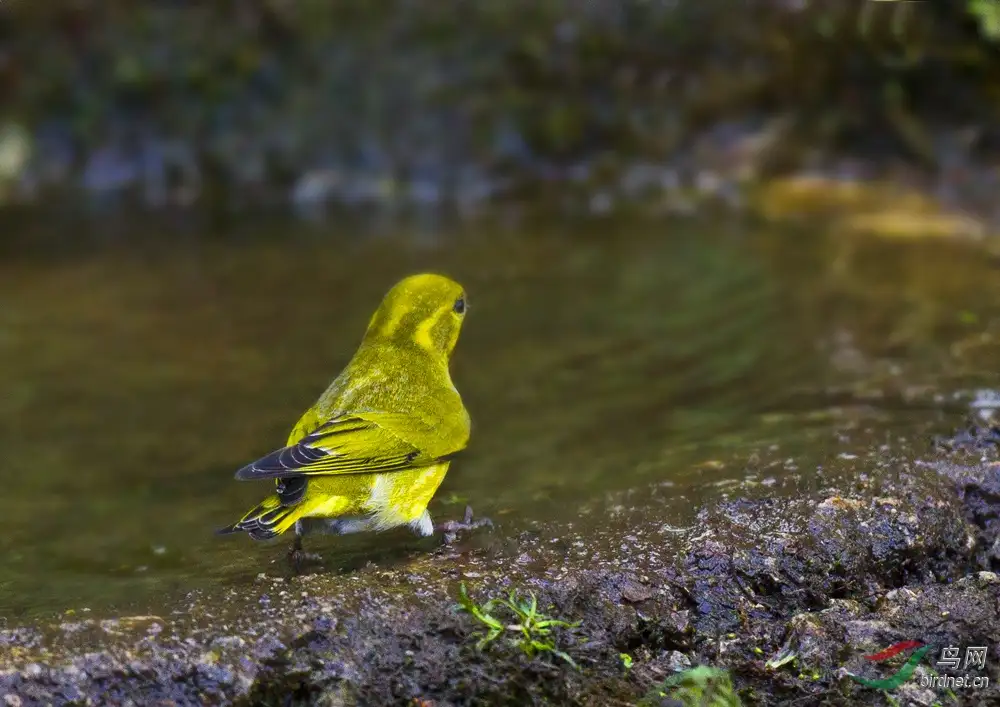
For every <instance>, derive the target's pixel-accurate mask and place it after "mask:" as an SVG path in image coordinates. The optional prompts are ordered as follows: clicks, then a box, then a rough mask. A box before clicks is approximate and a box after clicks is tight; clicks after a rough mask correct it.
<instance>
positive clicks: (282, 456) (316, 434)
mask: <svg viewBox="0 0 1000 707" xmlns="http://www.w3.org/2000/svg"><path fill="white" fill-rule="evenodd" d="M415 424H416V426H419V427H423V426H425V425H424V423H421V422H420V421H419V420H414V418H412V417H410V416H408V415H399V414H393V413H370V412H362V413H352V414H350V415H341V416H338V417H335V418H333V419H332V420H330V421H328V422H326V423H324V424H322V425H320V426H319V427H317V428H316V429H315V430H313V431H312V432H311V433H309V434H308V435H306V436H305V437H303V438H302V439H301V440H299V441H298V442H297V443H296V444H292V445H289V446H287V447H284V448H282V449H278V450H276V451H274V452H271V453H270V454H268V455H267V456H264V457H261V458H260V459H258V460H257V461H255V462H253V463H252V464H247V465H246V466H245V467H243V468H242V469H240V470H239V471H237V472H236V478H237V479H240V480H248V479H274V478H287V477H298V476H314V475H319V474H382V473H385V472H392V471H402V470H404V469H412V468H414V467H417V466H425V465H426V464H429V463H432V462H434V461H437V460H439V459H440V458H441V456H442V455H435V454H433V453H428V452H427V451H425V450H424V449H422V448H421V447H422V446H423V445H421V447H418V446H417V444H415V443H414V442H413V441H408V440H407V437H409V438H411V439H412V437H413V436H414V434H413V432H414V431H416V430H415ZM420 432H423V430H420ZM421 436H422V435H421ZM431 446H433V447H437V446H438V445H431ZM435 451H436V450H435ZM456 451H457V450H456Z"/></svg>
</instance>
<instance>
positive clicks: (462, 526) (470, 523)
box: [439, 506, 493, 544]
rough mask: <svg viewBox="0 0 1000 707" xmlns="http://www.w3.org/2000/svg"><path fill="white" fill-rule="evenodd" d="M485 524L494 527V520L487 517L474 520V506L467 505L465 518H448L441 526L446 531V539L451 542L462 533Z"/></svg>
mask: <svg viewBox="0 0 1000 707" xmlns="http://www.w3.org/2000/svg"><path fill="white" fill-rule="evenodd" d="M483 526H488V527H490V528H492V527H493V521H491V520H490V519H489V518H486V517H483V518H480V519H479V520H472V506H466V507H465V519H464V520H461V521H457V520H448V521H445V522H444V523H442V524H441V525H440V526H439V527H440V528H441V531H442V532H443V533H444V541H445V542H446V543H449V544H450V543H453V542H455V540H456V539H457V538H458V536H459V534H460V533H463V532H468V531H470V530H475V529H476V528H482V527H483Z"/></svg>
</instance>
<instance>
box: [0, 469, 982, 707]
mask: <svg viewBox="0 0 1000 707" xmlns="http://www.w3.org/2000/svg"><path fill="white" fill-rule="evenodd" d="M993 469H994V467H989V466H982V467H975V468H961V467H958V466H957V465H955V464H954V463H953V462H951V461H948V462H947V463H941V464H937V465H935V464H930V463H927V464H913V465H906V464H901V465H900V466H898V468H892V469H887V470H883V473H882V474H881V477H880V480H879V483H878V484H877V485H876V484H873V483H871V481H870V480H869V479H868V477H867V476H866V475H865V474H864V473H857V474H856V475H855V476H853V477H845V478H844V479H842V480H841V481H839V482H837V483H836V484H835V485H833V486H831V487H830V488H827V489H825V490H824V491H823V492H821V493H818V494H816V495H815V496H805V497H795V498H785V499H778V498H770V497H766V496H765V497H763V498H750V497H746V498H741V499H734V500H728V501H724V502H720V503H716V504H713V505H712V506H710V507H708V508H706V509H704V510H703V511H702V512H701V513H700V516H699V522H698V523H697V524H696V526H695V528H694V529H693V530H692V531H690V534H689V535H687V536H681V535H679V534H677V533H667V534H665V533H664V530H663V529H664V524H663V517H662V515H661V514H660V513H659V512H658V511H657V509H656V508H655V507H650V508H645V509H644V508H634V509H631V510H629V511H627V512H626V511H624V510H622V511H621V512H619V513H616V514H613V515H609V518H608V522H607V524H606V525H605V527H602V528H601V529H600V530H598V531H592V532H593V533H594V534H593V535H589V536H580V535H577V534H576V533H575V531H573V530H572V528H570V527H563V526H554V525H553V526H545V527H544V529H539V530H538V531H537V532H535V533H531V534H529V533H524V534H522V535H520V536H516V537H512V538H508V541H507V542H505V543H497V544H493V545H490V546H488V547H484V548H473V549H470V550H469V551H468V552H463V553H461V554H456V553H454V552H452V551H450V550H448V549H447V548H445V549H442V550H441V551H439V552H436V553H433V554H431V555H429V556H424V557H419V558H416V559H413V560H411V561H410V562H408V563H407V565H406V566H405V567H403V568H402V569H400V570H396V569H392V568H380V567H375V566H372V567H369V568H366V569H363V570H359V571H356V572H354V573H352V574H351V575H348V576H344V575H329V574H316V575H310V576H307V577H293V578H284V577H274V576H270V575H268V574H266V573H265V574H263V575H262V576H261V577H259V578H258V580H257V581H256V582H254V583H251V584H250V585H248V586H247V587H245V588H243V589H241V590H239V591H231V590H230V591H227V592H215V593H212V592H209V593H206V594H204V595H201V594H195V595H192V596H191V598H189V599H188V600H187V602H186V605H185V606H183V607H179V608H178V611H177V612H176V613H172V614H170V617H171V618H170V621H169V629H168V630H161V631H159V632H152V633H151V632H150V631H149V629H150V628H151V627H152V626H153V625H161V622H160V621H158V620H157V619H158V617H149V616H145V617H143V616H140V617H131V618H129V617H126V618H124V619H119V620H117V621H115V622H109V621H108V620H100V619H98V620H96V621H94V622H90V623H88V624H87V626H86V627H84V628H82V629H81V630H75V629H74V630H71V631H58V632H57V633H58V635H59V636H61V637H62V638H60V639H59V640H53V638H52V636H49V635H46V634H45V633H44V632H39V631H37V630H34V629H31V628H30V627H29V628H27V629H8V630H6V631H5V632H4V633H3V634H0V637H2V640H0V659H2V663H3V668H4V670H3V671H2V672H0V694H2V695H8V696H10V697H9V698H5V699H8V702H9V701H10V700H14V701H15V702H16V701H17V700H21V701H22V703H24V704H34V703H36V702H40V703H47V702H53V703H62V702H65V701H67V700H77V701H79V702H81V703H83V704H108V703H115V704H128V703H129V701H130V700H131V701H132V703H134V704H155V703H157V702H158V701H159V702H162V701H170V700H172V701H174V702H175V703H177V704H189V703H199V704H200V703H205V702H209V703H226V702H231V701H235V700H239V701H242V702H245V703H253V704H258V703H268V702H276V701H277V702H282V703H284V702H286V701H294V702H300V703H310V704H313V703H315V704H330V705H375V704H404V703H405V704H420V703H424V704H434V705H452V704H470V703H480V704H500V705H506V704H510V705H525V704H539V703H550V704H567V705H589V704H634V703H636V702H637V701H638V700H639V699H640V697H642V696H643V695H646V694H647V693H649V692H650V691H654V692H655V691H656V689H657V686H658V685H662V683H663V681H664V680H665V679H667V678H668V677H670V676H671V675H673V674H674V673H676V672H677V671H678V670H681V669H685V668H687V667H692V666H696V665H710V666H712V667H714V668H720V669H725V670H728V672H729V674H730V676H731V678H732V683H733V686H734V688H735V690H736V691H737V693H739V694H740V695H741V696H742V698H743V700H744V703H746V704H760V705H776V704H787V703H789V702H793V701H797V702H798V703H801V704H821V703H822V704H830V705H856V704H872V703H875V704H877V699H878V697H877V693H876V692H874V691H871V690H869V689H867V688H865V687H863V686H861V685H859V684H857V683H856V682H855V681H853V680H852V679H851V678H850V675H851V674H855V675H862V676H868V677H872V678H875V677H878V676H880V675H883V673H882V672H880V671H881V670H882V668H881V666H878V665H874V664H873V663H872V662H871V661H869V660H866V659H865V658H864V656H866V655H871V654H873V653H876V652H878V651H881V650H884V649H885V648H886V647H887V646H889V645H892V644H894V643H898V642H900V641H918V642H920V643H921V644H923V645H931V646H933V647H934V649H935V650H936V651H937V650H939V648H940V647H944V646H962V647H966V646H968V645H972V644H975V645H985V646H989V647H991V648H990V650H991V651H993V653H991V654H990V656H989V659H988V660H987V662H986V664H985V666H984V669H983V671H982V674H983V675H986V676H989V677H991V678H992V680H993V683H994V684H996V683H997V682H998V678H1000V675H998V673H997V668H998V667H1000V660H998V658H1000V656H997V655H996V646H998V645H1000V605H998V604H997V601H996V597H997V596H998V587H1000V581H998V579H997V575H996V574H995V572H993V571H990V569H989V566H988V565H989V563H990V562H992V560H991V559H990V556H989V554H988V552H986V550H987V549H988V547H989V546H990V545H989V544H990V543H991V542H995V539H993V540H991V539H990V538H993V536H992V535H990V533H992V532H993V528H994V526H993V523H994V520H995V518H996V515H995V512H996V508H997V501H996V497H995V496H994V494H995V489H994V484H995V483H996V478H995V476H994V475H992V473H991V472H992V470H993ZM956 482H958V483H957V484H956ZM497 532H499V531H497ZM546 536H547V539H546ZM567 548H574V551H573V552H567V551H566V549H567ZM526 556H527V557H528V558H529V559H530V562H525V561H523V560H524V558H525V557H526ZM347 577H349V581H345V579H347ZM279 580H280V581H279ZM458 581H464V582H466V583H467V584H468V587H469V594H470V596H471V597H472V599H473V601H475V602H483V601H485V600H486V599H489V598H494V597H505V596H507V595H508V593H509V592H510V591H511V590H515V591H516V592H517V593H518V594H519V595H522V596H526V594H527V593H528V592H531V593H533V594H534V595H535V597H536V599H537V602H538V607H539V610H540V611H542V612H544V613H545V614H546V615H547V616H550V617H552V618H557V619H561V620H565V621H568V622H571V623H573V624H574V625H575V627H570V628H560V629H557V630H554V631H553V633H552V634H551V636H550V639H547V640H551V641H552V644H551V646H552V648H553V649H555V650H559V651H563V652H564V653H565V654H566V655H567V656H569V657H571V658H572V660H573V661H574V662H575V664H576V665H578V666H579V668H580V669H579V670H576V669H574V668H573V667H572V666H571V665H569V664H568V663H567V662H565V661H563V660H560V659H558V658H556V657H553V656H551V655H549V656H548V657H547V655H546V653H545V652H544V651H543V652H542V653H541V654H540V655H537V656H535V657H534V658H530V657H528V656H527V655H526V654H525V652H524V649H523V648H522V647H520V646H519V645H518V643H517V641H516V640H514V639H511V638H510V637H508V636H505V635H501V636H499V637H497V638H496V639H495V640H492V641H490V642H488V643H486V644H485V645H484V646H483V648H482V649H478V648H477V647H476V644H477V642H478V641H479V640H481V638H482V636H483V627H482V625H481V624H480V623H478V622H477V621H476V620H475V619H474V618H473V617H471V616H470V615H469V614H468V613H465V612H460V611H457V609H456V602H455V599H454V598H453V597H455V596H456V591H457V586H456V583H457V582H458ZM264 593H266V594H267V595H268V596H269V597H270V599H271V600H270V601H268V602H266V603H262V602H261V599H262V594H264ZM207 614H211V615H212V616H213V617H215V618H212V619H207V618H199V617H205V616H206V615H207ZM164 623H165V622H164ZM102 627H104V629H106V628H111V629H113V633H108V632H107V631H106V630H104V629H102ZM517 635H520V634H517ZM970 642H972V644H970ZM623 655H624V656H628V661H627V662H628V667H625V666H624V663H625V659H624V658H623ZM897 663H898V661H897ZM889 667H891V666H887V667H886V670H888V669H889ZM930 667H931V662H929V660H925V661H924V663H923V664H922V665H921V667H919V668H918V669H917V672H916V673H915V677H914V679H913V681H911V682H912V684H908V685H907V686H905V689H904V688H900V689H901V690H903V692H901V693H900V694H902V695H906V696H907V697H906V699H910V700H911V701H913V702H914V703H916V704H919V703H920V700H924V699H925V697H926V695H927V694H930V693H934V690H933V689H931V690H930V692H928V688H926V687H922V686H921V684H920V683H919V681H920V680H921V679H922V678H923V677H924V676H929V675H930V673H929V668H930ZM939 672H940V670H939ZM991 689H993V688H991ZM925 693H926V694H925ZM934 694H937V693H934ZM970 694H971V693H969V694H966V693H963V694H961V695H958V699H959V703H961V700H966V702H965V704H987V703H989V700H991V699H1000V692H997V690H995V689H993V691H992V692H990V691H988V690H981V691H979V692H977V693H976V694H975V697H974V700H975V701H968V700H971V699H973V698H972V697H970V696H969V695H970ZM873 700H875V702H873Z"/></svg>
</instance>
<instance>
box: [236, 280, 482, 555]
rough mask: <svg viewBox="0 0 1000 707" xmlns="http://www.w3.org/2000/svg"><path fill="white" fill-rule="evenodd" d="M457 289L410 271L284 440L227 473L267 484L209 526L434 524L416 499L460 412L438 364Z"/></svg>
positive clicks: (449, 338)
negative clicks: (237, 512)
mask: <svg viewBox="0 0 1000 707" xmlns="http://www.w3.org/2000/svg"><path fill="white" fill-rule="evenodd" d="M465 310H466V299H465V292H464V291H463V289H462V287H461V286H460V285H459V284H458V283H456V282H454V281H452V280H450V279H448V278H446V277H443V276H440V275H431V274H425V275H414V276H412V277H408V278H406V279H405V280H402V281H401V282H399V283H398V284H397V285H396V286H395V287H393V288H392V289H391V290H390V291H389V293H388V294H387V295H386V296H385V299H383V301H382V304H381V305H380V306H379V308H378V310H377V311H376V312H375V314H374V316H373V317H372V318H371V321H370V322H369V325H368V330H367V331H366V332H365V336H364V338H363V339H362V342H361V345H360V347H359V348H358V350H357V352H356V353H355V354H354V357H353V358H352V359H351V361H350V363H348V364H347V366H346V367H345V368H344V370H343V371H342V372H341V374H340V375H339V376H337V378H336V379H335V380H334V381H333V383H331V384H330V387H329V388H327V390H326V392H324V393H323V395H321V396H320V398H319V400H317V401H316V403H315V404H314V405H313V406H312V407H311V408H309V409H308V410H307V411H306V412H305V413H304V414H303V415H302V417H301V418H300V419H299V421H298V423H296V425H295V427H294V428H293V429H292V432H291V434H290V435H289V436H288V440H287V442H286V443H285V447H283V448H281V449H278V450H276V451H274V452H272V453H271V454H268V455H267V456H264V457H262V458H261V459H258V460H257V461H255V462H253V463H252V464H248V465H247V466H245V467H243V468H242V469H240V470H239V471H238V472H236V478H237V479H241V480H248V479H274V480H275V482H276V490H275V493H274V494H271V495H270V496H268V497H267V498H265V499H264V500H263V501H261V502H260V503H259V504H258V505H257V506H255V507H254V508H253V509H251V510H250V511H249V512H248V513H247V514H246V515H244V516H243V517H242V518H241V519H240V520H239V521H237V522H236V523H234V524H233V525H231V526H229V527H227V528H223V529H222V530H221V531H219V532H220V533H232V532H239V531H244V532H247V533H248V534H249V535H250V537H252V538H254V539H258V540H262V539H267V538H273V537H275V536H277V535H280V534H281V533H284V532H286V531H287V530H289V529H291V528H294V529H295V531H296V545H295V548H296V549H298V548H299V546H300V545H299V538H300V536H301V535H302V534H304V533H305V532H307V531H308V530H322V531H325V532H333V533H352V532H359V531H363V530H374V531H381V530H386V529H388V528H393V527H396V526H401V525H409V526H410V527H411V528H412V529H413V530H414V531H415V532H417V533H418V534H420V535H429V534H431V533H432V532H433V529H434V527H433V524H432V522H431V519H430V515H429V514H428V513H427V505H428V503H430V500H431V498H432V497H433V496H434V493H435V491H437V488H438V486H439V485H440V484H441V482H442V481H443V480H444V477H445V474H446V473H447V471H448V466H449V463H450V461H449V458H450V456H451V455H453V454H455V453H456V452H458V451H460V450H462V449H464V448H465V445H466V443H467V442H468V439H469V430H470V422H469V415H468V413H467V412H466V410H465V406H464V405H463V404H462V399H461V397H460V396H459V394H458V391H457V390H456V389H455V386H454V384H453V383H452V381H451V375H450V373H449V370H448V363H449V360H450V358H451V352H452V350H453V349H454V348H455V344H456V342H457V341H458V335H459V331H460V330H461V327H462V321H463V320H464V317H465Z"/></svg>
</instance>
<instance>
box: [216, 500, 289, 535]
mask: <svg viewBox="0 0 1000 707" xmlns="http://www.w3.org/2000/svg"><path fill="white" fill-rule="evenodd" d="M305 510H306V509H305V508H304V507H303V505H302V504H295V505H292V506H285V505H282V503H281V499H280V498H279V497H278V495H277V494H274V495H272V496H268V497H267V498H265V499H264V500H263V501H261V502H260V503H258V504H257V505H256V506H254V507H253V508H252V509H251V510H250V511H249V512H248V513H247V514H246V515H245V516H243V517H242V518H240V519H239V520H238V521H236V522H235V523H233V524H232V525H230V526H227V527H225V528H220V529H219V530H217V531H216V533H217V534H219V535H228V534H229V533H240V532H245V533H246V534H247V535H249V536H250V537H251V538H253V539H254V540H269V539H270V538H274V537H277V536H279V535H281V534H282V533H284V532H285V531H286V530H288V529H289V528H291V527H292V526H293V525H295V522H296V521H297V520H298V519H299V518H301V517H302V514H303V512H304V511H305Z"/></svg>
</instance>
